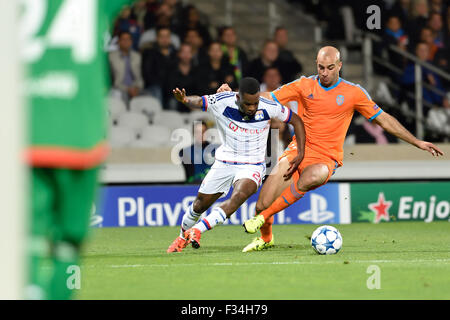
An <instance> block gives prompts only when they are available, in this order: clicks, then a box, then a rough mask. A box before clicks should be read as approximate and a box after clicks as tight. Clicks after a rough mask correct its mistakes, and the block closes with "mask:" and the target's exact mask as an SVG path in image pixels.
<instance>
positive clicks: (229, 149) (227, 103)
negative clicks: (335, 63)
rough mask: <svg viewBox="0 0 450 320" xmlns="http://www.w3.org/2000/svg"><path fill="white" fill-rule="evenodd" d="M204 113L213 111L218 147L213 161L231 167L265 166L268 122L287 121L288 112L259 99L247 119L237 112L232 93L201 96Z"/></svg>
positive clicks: (237, 108)
mask: <svg viewBox="0 0 450 320" xmlns="http://www.w3.org/2000/svg"><path fill="white" fill-rule="evenodd" d="M202 100H203V110H204V111H208V112H212V113H213V114H214V116H215V118H216V123H217V127H218V131H219V135H220V140H221V143H222V144H221V146H220V147H219V148H218V149H217V150H216V160H219V161H222V162H225V163H231V164H264V163H265V156H266V148H267V138H268V136H269V132H270V119H271V118H277V119H279V120H281V121H284V122H286V123H287V122H289V121H290V119H291V116H292V113H291V110H289V109H288V108H286V107H284V106H282V105H281V104H279V103H278V102H275V101H272V100H267V99H265V98H263V97H260V98H259V105H258V110H257V111H256V114H255V115H254V116H253V117H250V118H249V117H248V116H246V115H245V114H242V113H241V112H240V111H239V106H238V104H237V98H236V93H235V92H222V93H217V94H213V95H207V96H202Z"/></svg>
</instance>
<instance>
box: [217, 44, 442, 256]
mask: <svg viewBox="0 0 450 320" xmlns="http://www.w3.org/2000/svg"><path fill="white" fill-rule="evenodd" d="M316 63H317V72H318V74H317V75H314V76H310V77H301V78H300V79H297V80H295V81H293V82H290V83H288V84H286V85H284V86H282V87H280V88H278V89H277V90H275V91H273V92H271V93H265V94H266V95H267V96H269V97H271V98H272V99H274V100H276V101H277V102H280V103H281V104H283V105H286V104H287V103H288V102H289V101H297V103H298V114H299V115H300V116H301V118H302V120H303V122H304V125H305V131H306V142H305V153H304V158H303V160H302V162H301V163H300V165H299V166H298V169H297V171H296V172H295V173H294V175H293V176H292V178H288V177H287V176H286V172H287V171H288V169H289V167H290V161H291V160H292V159H293V157H295V156H296V154H297V151H296V149H297V141H296V139H295V136H294V138H293V141H292V142H291V143H290V144H289V146H288V148H287V149H286V150H285V152H284V153H283V155H282V156H281V157H280V159H279V162H278V164H277V166H276V168H275V169H274V172H273V173H272V174H271V175H270V176H269V177H268V178H267V181H266V182H265V183H264V185H263V186H262V188H261V192H260V195H259V198H258V201H257V203H256V215H255V217H253V218H252V219H250V220H248V221H246V222H245V223H244V228H245V231H246V232H248V233H255V232H256V231H258V230H259V229H260V230H261V237H260V238H256V239H254V240H253V242H252V243H250V244H249V245H248V246H246V247H245V248H244V250H243V252H247V251H259V250H263V249H265V248H268V247H270V246H273V244H274V241H273V235H272V223H273V215H274V214H275V213H277V212H280V211H281V210H283V209H285V208H287V207H288V206H290V205H291V204H293V203H294V202H296V201H298V200H299V199H301V198H302V197H303V196H304V195H305V193H306V192H308V191H310V190H313V189H315V188H318V187H320V186H322V185H324V184H325V183H327V182H328V180H329V179H330V177H331V176H332V175H333V173H334V172H335V171H336V169H337V168H338V167H340V166H342V159H343V145H344V140H345V136H346V133H347V130H348V127H349V125H350V122H351V120H352V116H353V112H354V111H355V110H356V111H358V112H359V113H361V114H362V115H363V116H364V117H366V118H367V119H368V120H369V121H371V122H372V121H373V122H374V123H377V124H378V125H380V126H381V127H382V128H383V129H384V130H386V131H387V132H389V133H391V134H393V135H395V136H396V137H398V138H400V139H402V140H404V141H406V142H408V143H410V144H412V145H414V146H416V147H417V148H420V149H422V150H425V151H428V152H430V153H431V154H432V155H433V156H439V155H442V154H443V153H442V151H441V150H439V148H437V147H436V146H435V145H433V144H432V143H430V142H426V141H420V140H418V139H417V138H416V137H414V136H413V135H412V134H411V133H410V132H409V131H408V130H407V129H406V128H404V127H403V126H402V125H401V124H400V123H399V122H398V121H397V120H396V119H395V118H394V117H392V116H391V115H389V114H388V113H386V112H385V111H383V110H382V109H381V108H380V107H379V106H378V105H377V104H376V103H375V102H374V101H373V100H372V99H371V97H370V96H369V94H368V93H367V91H366V90H364V89H363V88H362V87H361V86H359V85H357V84H354V83H351V82H348V81H346V80H344V79H342V78H340V77H339V71H340V70H341V68H342V61H341V58H340V53H339V51H338V50H337V49H336V48H334V47H330V46H327V47H323V48H321V49H320V50H319V52H318V54H317V60H316ZM219 90H220V91H225V90H230V89H229V88H227V87H226V85H223V86H222V87H221V88H220V89H219ZM262 95H263V93H262Z"/></svg>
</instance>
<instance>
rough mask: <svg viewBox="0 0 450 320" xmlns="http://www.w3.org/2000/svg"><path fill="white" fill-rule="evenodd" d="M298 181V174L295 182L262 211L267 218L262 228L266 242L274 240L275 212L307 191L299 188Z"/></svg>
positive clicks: (262, 236) (262, 234) (287, 205)
mask: <svg viewBox="0 0 450 320" xmlns="http://www.w3.org/2000/svg"><path fill="white" fill-rule="evenodd" d="M295 178H297V179H295ZM297 181H298V175H296V177H294V182H293V183H292V184H291V185H290V186H289V187H287V188H286V189H285V190H284V191H283V193H282V194H281V195H280V196H279V197H278V198H277V199H276V200H275V201H274V202H273V203H272V204H271V205H270V207H269V208H267V209H266V210H264V211H262V212H261V213H260V214H262V215H263V216H264V219H265V220H266V222H265V223H264V224H263V226H262V227H261V229H260V231H261V238H262V239H263V240H264V242H269V241H270V240H272V224H273V220H274V219H273V216H274V214H275V213H278V212H280V211H281V210H284V209H286V208H287V207H289V206H290V205H291V204H293V203H294V202H296V201H297V200H299V199H301V198H302V197H303V196H304V195H305V193H306V192H303V191H300V190H298V189H297Z"/></svg>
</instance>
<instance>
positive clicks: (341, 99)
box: [336, 94, 344, 106]
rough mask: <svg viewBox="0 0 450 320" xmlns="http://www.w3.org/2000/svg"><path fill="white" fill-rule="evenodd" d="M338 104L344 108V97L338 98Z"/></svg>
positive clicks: (339, 96)
mask: <svg viewBox="0 0 450 320" xmlns="http://www.w3.org/2000/svg"><path fill="white" fill-rule="evenodd" d="M336 103H337V105H338V106H342V104H343V103H344V96H343V95H342V94H340V95H338V96H337V97H336Z"/></svg>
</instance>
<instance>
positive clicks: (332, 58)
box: [316, 46, 342, 87]
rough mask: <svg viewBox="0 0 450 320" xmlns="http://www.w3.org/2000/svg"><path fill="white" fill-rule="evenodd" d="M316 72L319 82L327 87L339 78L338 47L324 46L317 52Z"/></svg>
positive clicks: (340, 63)
mask: <svg viewBox="0 0 450 320" xmlns="http://www.w3.org/2000/svg"><path fill="white" fill-rule="evenodd" d="M316 62H317V72H318V74H319V79H320V83H321V84H322V85H323V86H325V87H329V86H331V85H333V84H335V83H336V82H337V81H338V79H339V71H340V70H341V67H342V61H341V54H340V52H339V50H338V49H336V48H335V47H332V46H326V47H323V48H321V49H320V50H319V52H318V53H317V60H316Z"/></svg>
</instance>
